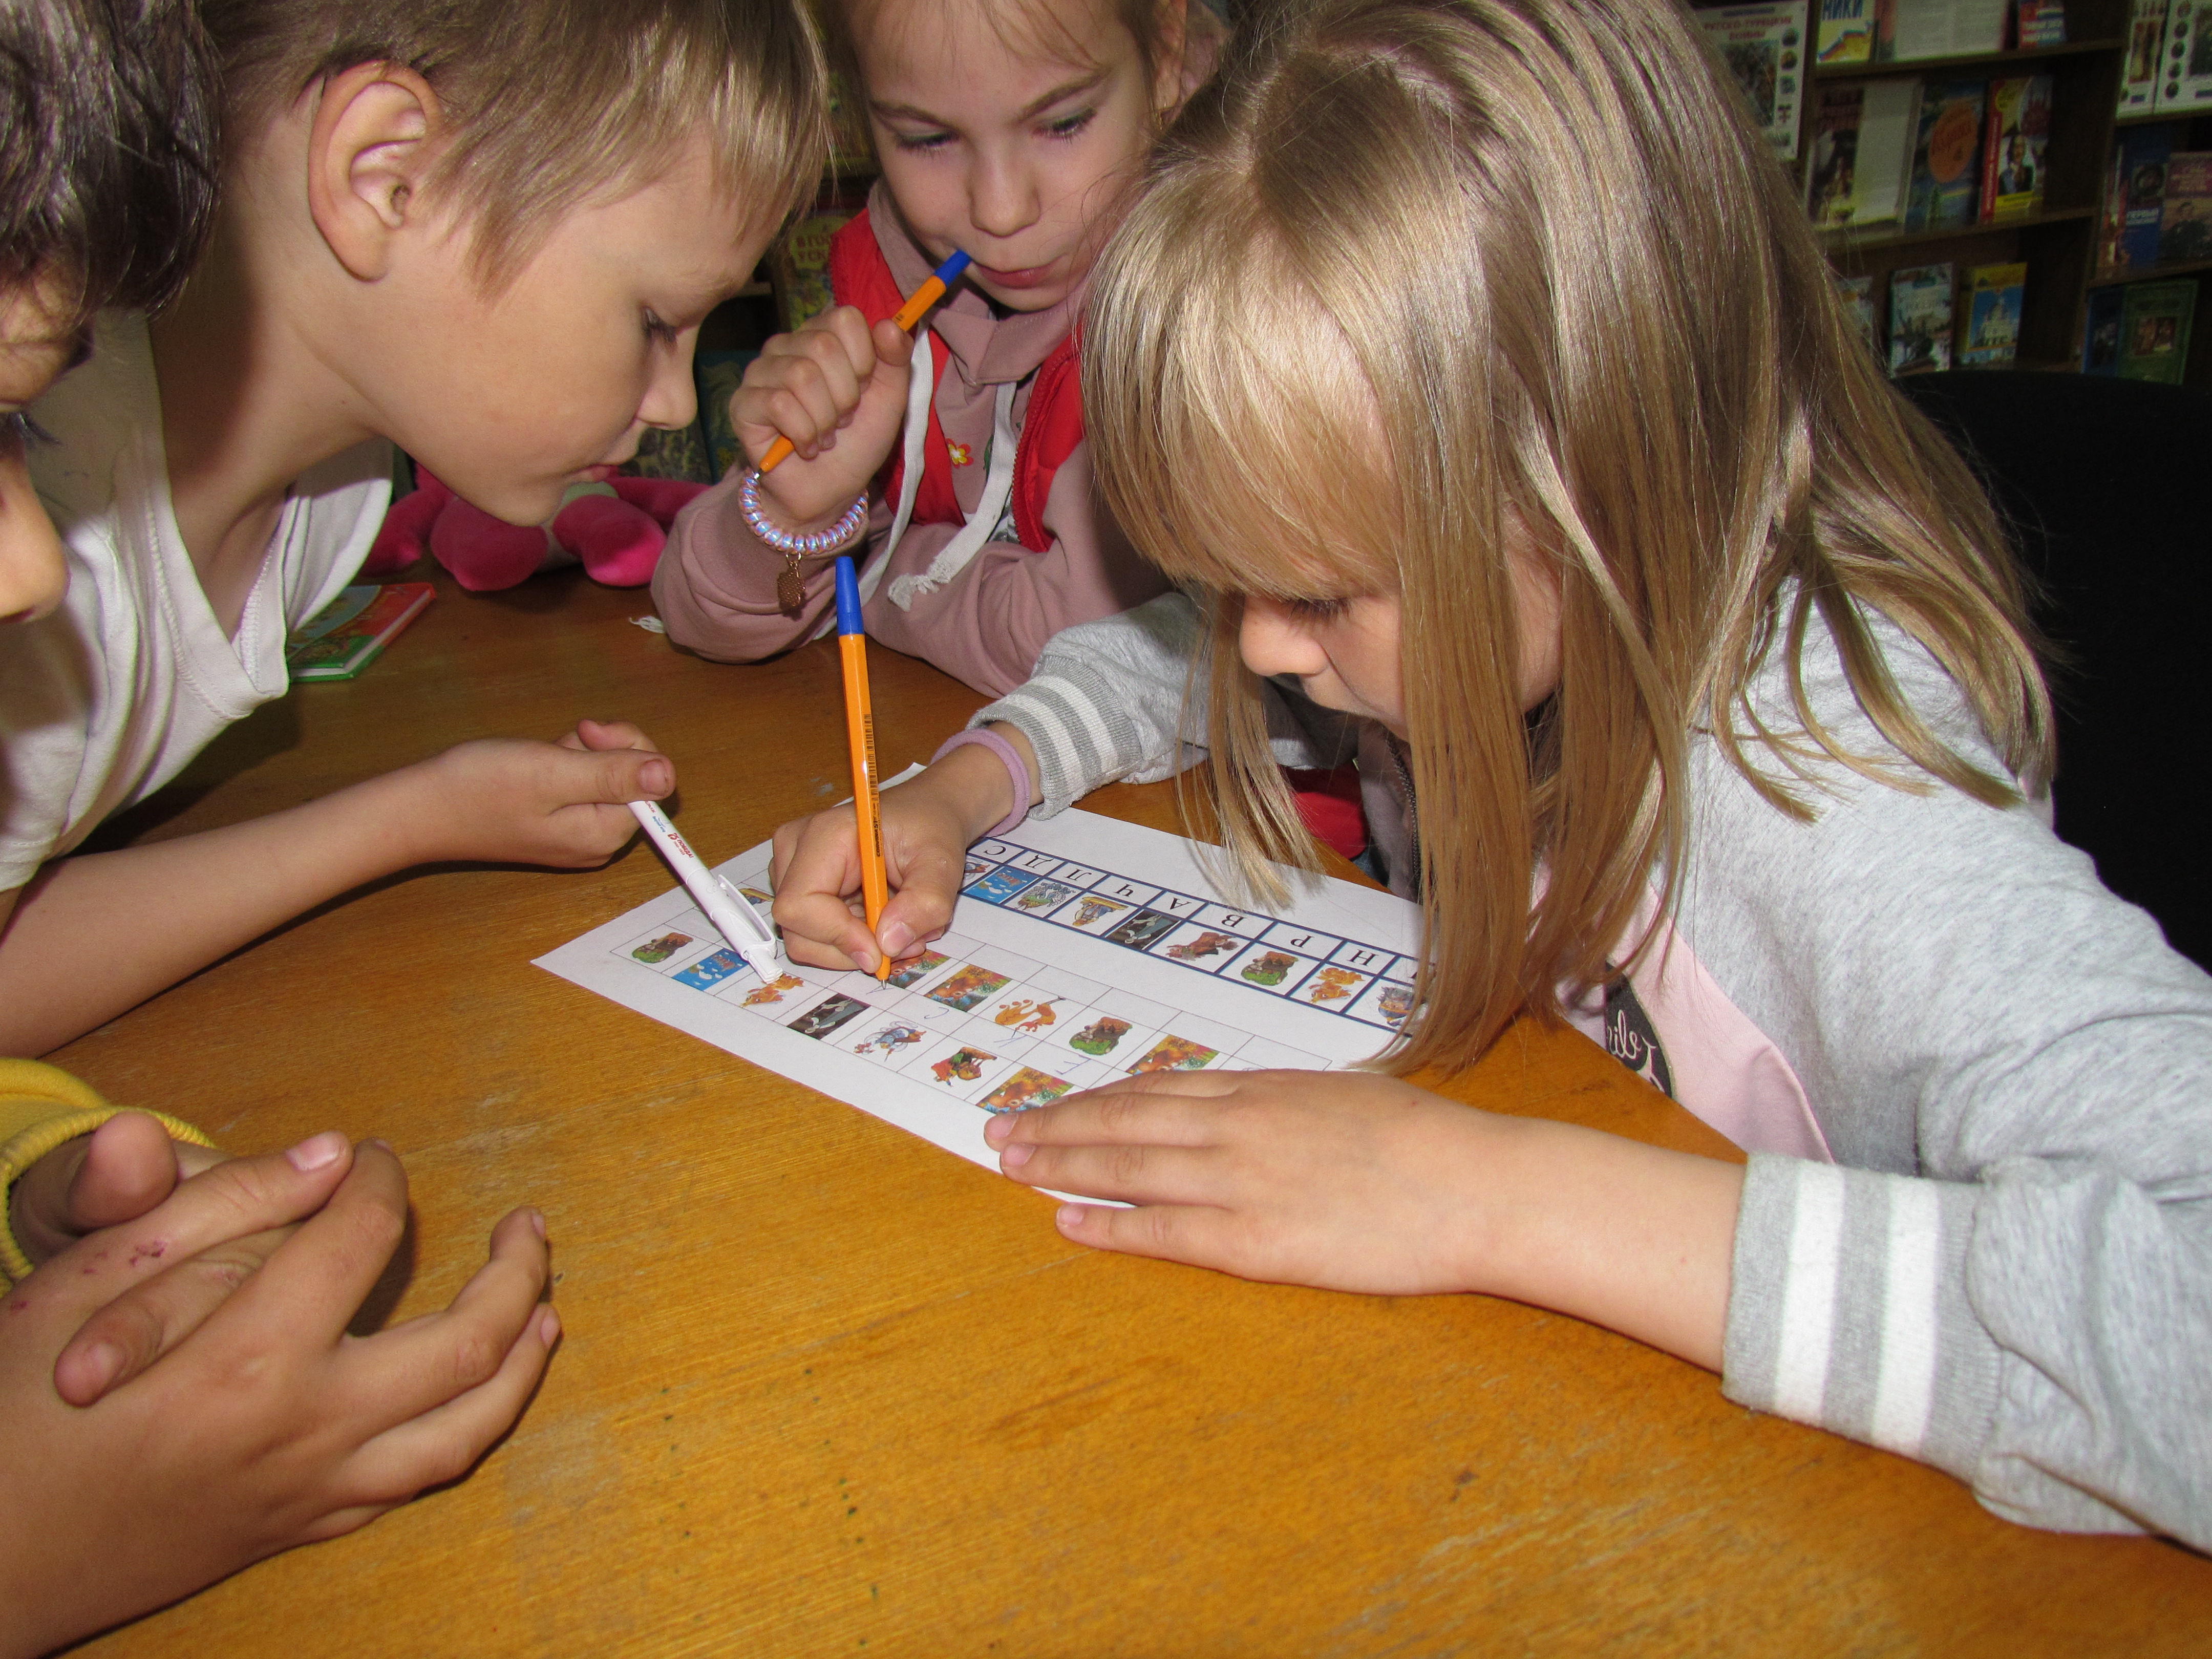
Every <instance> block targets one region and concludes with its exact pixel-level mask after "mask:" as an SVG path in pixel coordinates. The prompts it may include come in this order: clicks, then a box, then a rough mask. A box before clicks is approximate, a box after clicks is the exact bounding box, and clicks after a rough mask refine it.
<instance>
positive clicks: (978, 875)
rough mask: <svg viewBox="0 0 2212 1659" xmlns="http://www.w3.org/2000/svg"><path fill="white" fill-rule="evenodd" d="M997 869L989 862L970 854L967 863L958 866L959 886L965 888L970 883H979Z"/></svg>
mask: <svg viewBox="0 0 2212 1659" xmlns="http://www.w3.org/2000/svg"><path fill="white" fill-rule="evenodd" d="M998 867H999V866H997V865H995V864H994V863H992V862H991V860H988V859H979V858H977V857H975V855H974V854H969V859H968V861H967V862H966V863H965V864H963V865H962V866H960V884H961V885H962V886H963V887H965V886H966V885H967V884H969V882H971V881H981V880H982V878H984V877H986V876H987V875H989V874H990V873H991V872H992V871H994V870H995V869H997V868H998Z"/></svg>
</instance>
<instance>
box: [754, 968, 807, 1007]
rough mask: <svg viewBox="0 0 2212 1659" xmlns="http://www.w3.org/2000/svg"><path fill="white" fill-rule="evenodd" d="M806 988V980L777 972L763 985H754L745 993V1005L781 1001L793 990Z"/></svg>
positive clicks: (756, 1005)
mask: <svg viewBox="0 0 2212 1659" xmlns="http://www.w3.org/2000/svg"><path fill="white" fill-rule="evenodd" d="M805 988H806V981H805V980H803V979H800V978H799V976H798V975H795V974H778V975H776V976H775V978H774V979H772V980H770V981H769V982H768V983H767V984H765V985H759V986H756V987H753V988H752V989H751V990H750V991H748V992H746V993H745V1006H746V1007H748V1008H757V1007H759V1006H761V1005H762V1004H763V1003H767V1002H781V1001H782V1000H784V998H786V997H787V996H789V995H790V994H792V993H793V991H801V990H804V989H805Z"/></svg>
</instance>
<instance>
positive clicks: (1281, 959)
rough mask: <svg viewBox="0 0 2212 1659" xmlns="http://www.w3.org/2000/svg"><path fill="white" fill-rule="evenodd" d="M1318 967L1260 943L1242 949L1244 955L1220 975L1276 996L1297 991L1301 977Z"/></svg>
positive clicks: (1314, 963)
mask: <svg viewBox="0 0 2212 1659" xmlns="http://www.w3.org/2000/svg"><path fill="white" fill-rule="evenodd" d="M1319 966H1320V964H1319V963H1316V961H1315V960H1314V959H1313V958H1312V957H1302V956H1300V955H1298V954H1297V952H1296V951H1285V950H1282V949H1280V948H1279V947H1277V946H1275V945H1269V944H1267V943H1266V942H1265V941H1262V942H1261V943H1260V944H1257V945H1247V946H1245V948H1244V954H1243V956H1241V957H1237V960H1236V961H1234V962H1232V963H1230V964H1229V965H1228V966H1227V967H1225V968H1224V969H1222V970H1221V976H1222V978H1224V979H1226V980H1233V981H1236V982H1237V984H1239V985H1250V986H1254V987H1257V988H1259V989H1260V990H1262V991H1266V992H1268V993H1270V994H1273V995H1275V996H1279V997H1280V996H1288V995H1290V994H1291V993H1292V992H1293V991H1296V990H1297V989H1298V987H1300V985H1301V984H1302V983H1303V982H1304V979H1305V976H1306V975H1308V974H1310V973H1311V972H1312V971H1313V970H1314V969H1316V968H1317V967H1319Z"/></svg>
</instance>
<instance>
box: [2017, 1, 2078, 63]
mask: <svg viewBox="0 0 2212 1659" xmlns="http://www.w3.org/2000/svg"><path fill="white" fill-rule="evenodd" d="M2013 15H2014V17H2015V20H2016V30H2015V45H2017V46H2019V47H2020V48H2021V51H2023V52H2032V51H2033V50H2034V49H2035V48H2036V47H2038V46H2064V45H2065V44H2066V0H2020V3H2019V4H2018V5H2017V6H2015V7H2014V8H2013Z"/></svg>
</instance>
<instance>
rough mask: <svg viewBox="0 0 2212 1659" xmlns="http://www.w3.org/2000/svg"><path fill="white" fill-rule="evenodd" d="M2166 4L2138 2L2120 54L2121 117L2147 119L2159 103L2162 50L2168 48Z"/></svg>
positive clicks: (2160, 0)
mask: <svg viewBox="0 0 2212 1659" xmlns="http://www.w3.org/2000/svg"><path fill="white" fill-rule="evenodd" d="M2166 5H2167V0H2135V7H2134V9H2133V10H2132V11H2130V14H2129V15H2128V33H2127V44H2126V46H2125V47H2124V50H2123V51H2122V52H2121V54H2120V106H2119V112H2120V113H2121V114H2122V115H2148V113H2150V112H2151V109H2152V107H2153V106H2154V105H2155V104H2156V103H2157V101H2158V72H2159V61H2160V49H2161V48H2162V47H2163V46H2165V44H2166Z"/></svg>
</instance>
